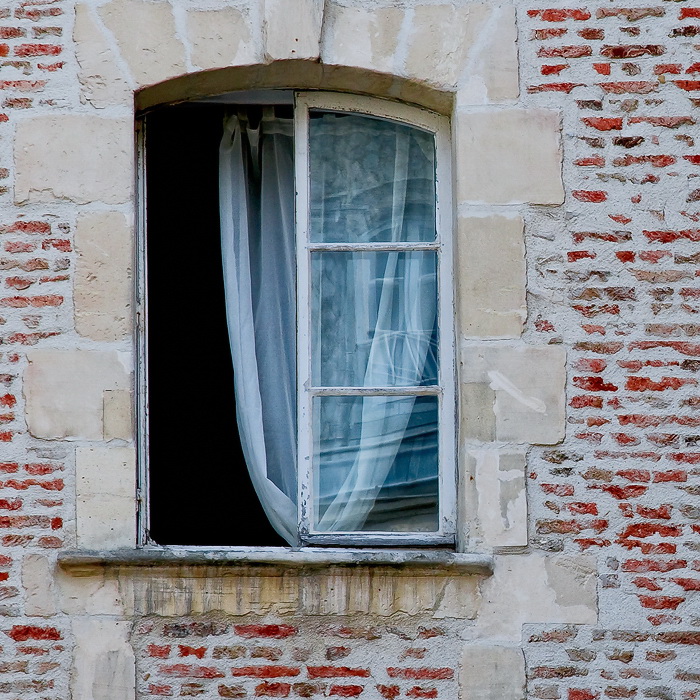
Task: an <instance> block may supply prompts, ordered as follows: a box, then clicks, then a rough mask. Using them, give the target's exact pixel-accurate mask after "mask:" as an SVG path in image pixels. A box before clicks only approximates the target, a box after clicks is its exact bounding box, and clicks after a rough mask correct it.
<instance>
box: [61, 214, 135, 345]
mask: <svg viewBox="0 0 700 700" xmlns="http://www.w3.org/2000/svg"><path fill="white" fill-rule="evenodd" d="M132 240H133V236H132V232H131V228H130V227H129V226H128V224H127V221H126V218H125V217H124V215H123V214H120V213H119V212H114V211H108V212H96V213H89V214H83V215H81V216H79V217H78V223H77V226H76V230H75V249H76V252H77V254H78V258H77V261H76V266H75V289H74V294H73V302H74V305H75V329H76V331H78V333H79V334H80V335H82V336H85V337H87V338H92V339H93V340H119V339H121V338H123V337H124V336H125V335H127V334H128V333H129V332H130V331H131V315H132V314H131V309H132V280H131V275H132V271H131V268H132V264H133V263H132V260H133V250H132Z"/></svg>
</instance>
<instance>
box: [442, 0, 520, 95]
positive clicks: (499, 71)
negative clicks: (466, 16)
mask: <svg viewBox="0 0 700 700" xmlns="http://www.w3.org/2000/svg"><path fill="white" fill-rule="evenodd" d="M471 7H472V8H474V9H476V7H478V6H471ZM481 7H483V6H481ZM473 11H474V10H472V12H473ZM517 41H518V31H517V26H516V23H515V8H514V7H513V6H512V5H504V6H501V7H493V8H491V10H490V14H489V17H488V20H487V21H484V22H483V23H481V24H480V25H479V39H478V41H476V42H475V44H474V46H473V48H472V50H471V52H470V54H469V56H468V57H467V59H466V61H465V63H466V68H465V70H463V71H462V75H461V79H460V84H459V86H458V88H457V98H456V99H457V104H458V105H480V104H489V103H498V102H512V101H514V100H517V98H518V95H519V93H520V81H519V73H518V46H517Z"/></svg>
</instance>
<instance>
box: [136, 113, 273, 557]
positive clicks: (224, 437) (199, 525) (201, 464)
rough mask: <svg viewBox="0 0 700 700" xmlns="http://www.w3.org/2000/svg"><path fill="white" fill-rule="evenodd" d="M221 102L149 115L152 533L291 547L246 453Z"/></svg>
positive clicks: (162, 539) (164, 538) (209, 542)
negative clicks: (230, 318)
mask: <svg viewBox="0 0 700 700" xmlns="http://www.w3.org/2000/svg"><path fill="white" fill-rule="evenodd" d="M224 110H225V108H224V107H222V106H218V105H204V104H185V105H175V106H169V107H165V108H162V109H159V110H156V111H154V112H151V113H150V114H148V116H147V117H146V171H147V182H146V187H147V206H146V220H147V234H146V235H147V251H148V265H147V288H148V330H147V337H148V397H149V398H148V401H149V407H148V441H149V499H150V526H149V536H150V539H151V540H152V541H154V542H156V543H158V544H169V545H198V546H243V545H246V546H286V542H285V541H284V540H283V539H282V538H281V537H280V536H279V535H278V534H277V533H276V532H275V531H274V530H273V529H272V527H271V526H270V524H269V522H268V519H267V517H266V515H265V513H264V511H263V509H262V506H261V505H260V502H259V500H258V498H257V496H256V494H255V491H254V489H253V486H252V484H251V481H250V477H249V476H248V470H247V468H246V465H245V461H244V459H243V454H242V451H241V444H240V440H239V436H238V428H237V424H236V405H235V400H234V393H233V368H232V365H231V353H230V350H229V341H228V331H227V327H226V314H225V305H224V288H223V277H222V264H221V245H220V240H219V235H220V232H219V186H218V149H219V141H220V140H221V136H222V123H223V117H224Z"/></svg>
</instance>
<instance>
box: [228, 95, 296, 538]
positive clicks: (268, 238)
mask: <svg viewBox="0 0 700 700" xmlns="http://www.w3.org/2000/svg"><path fill="white" fill-rule="evenodd" d="M293 132H294V129H293V121H292V120H291V119H281V118H278V117H275V115H274V111H273V109H272V108H264V109H263V110H262V116H260V114H251V115H249V114H247V113H244V112H242V113H240V114H238V115H234V116H231V117H229V118H228V119H227V120H226V122H225V124H224V136H223V139H222V141H221V146H220V150H219V186H220V191H219V202H220V216H221V246H222V258H223V267H224V287H225V294H226V315H227V322H228V328H229V340H230V343H231V356H232V360H233V368H234V382H235V392H236V414H237V420H238V431H239V435H240V439H241V446H242V449H243V455H244V457H245V461H246V464H247V466H248V470H249V472H250V476H251V480H252V482H253V486H254V487H255V490H256V492H257V494H258V497H259V498H260V501H261V503H262V506H263V508H264V509H265V513H266V514H267V516H268V518H269V520H270V523H271V524H272V526H273V527H274V528H275V530H276V531H277V532H278V533H279V534H280V535H281V536H282V537H283V538H284V539H285V540H286V541H287V542H289V544H291V545H296V544H297V538H298V528H297V507H296V490H297V487H296V451H297V422H296V255H295V236H294V142H293Z"/></svg>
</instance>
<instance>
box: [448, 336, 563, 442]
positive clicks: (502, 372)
mask: <svg viewBox="0 0 700 700" xmlns="http://www.w3.org/2000/svg"><path fill="white" fill-rule="evenodd" d="M461 381H462V382H464V383H466V384H471V383H476V384H488V385H489V387H490V388H491V389H492V390H493V391H494V392H495V401H494V402H493V404H492V405H490V404H489V402H488V396H489V395H488V393H486V392H484V393H483V396H484V397H486V401H485V402H484V404H483V405H482V406H481V407H479V406H474V407H472V408H471V413H472V414H473V413H474V412H477V411H483V412H488V411H492V412H493V413H494V415H495V422H496V439H497V440H500V441H504V442H515V443H529V444H532V445H554V444H556V443H558V442H560V441H561V440H563V438H564V429H565V424H564V420H565V416H564V413H565V404H566V397H565V385H566V351H565V350H564V348H562V347H560V346H555V345H541V346H539V345H503V344H500V343H499V344H495V343H480V344H478V345H467V346H465V347H464V348H463V351H462V362H461ZM468 397H470V398H472V399H473V398H474V393H473V392H470V394H469V395H468ZM477 398H478V395H477ZM464 400H467V399H464ZM466 432H467V434H470V432H471V431H470V430H469V429H468V428H467V430H466Z"/></svg>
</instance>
